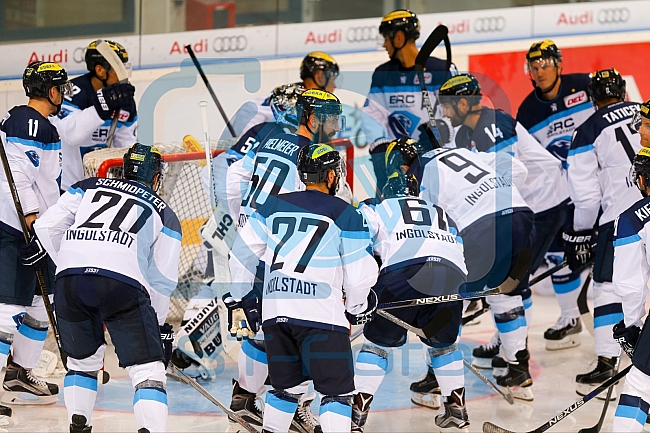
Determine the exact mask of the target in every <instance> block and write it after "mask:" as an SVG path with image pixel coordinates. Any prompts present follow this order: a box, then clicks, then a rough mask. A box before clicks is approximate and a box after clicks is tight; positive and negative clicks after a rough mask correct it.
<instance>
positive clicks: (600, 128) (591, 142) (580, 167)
mask: <svg viewBox="0 0 650 433" xmlns="http://www.w3.org/2000/svg"><path fill="white" fill-rule="evenodd" d="M638 110H639V104H638V103H634V102H617V103H614V104H610V105H608V106H606V107H603V108H601V109H599V110H598V111H596V112H595V113H594V114H592V115H591V117H590V118H589V119H587V121H586V122H584V123H583V124H582V125H580V127H578V129H577V130H576V132H575V134H574V137H573V141H572V142H571V150H569V157H568V162H569V170H568V178H569V188H570V191H571V197H572V199H573V201H574V202H576V203H577V204H576V205H577V206H578V205H579V204H578V203H579V201H580V200H582V199H584V200H600V207H601V208H602V211H603V214H602V216H601V217H600V224H601V225H602V224H604V223H607V222H610V221H613V220H614V218H616V216H618V214H620V213H621V212H623V211H624V210H625V209H627V208H629V207H630V206H631V205H632V204H633V203H635V202H636V201H637V200H639V199H640V198H641V194H640V193H639V190H638V189H637V187H636V185H634V184H633V183H631V182H630V180H629V172H630V167H631V165H632V160H633V159H634V155H636V153H637V152H638V151H639V150H640V149H641V142H640V137H639V134H638V133H637V132H636V131H632V129H631V127H630V121H631V118H632V116H633V115H634V113H635V112H637V111H638ZM591 174H593V175H594V176H592V175H591ZM596 176H597V178H596ZM596 182H598V183H597V184H596ZM588 183H592V185H593V184H596V185H598V186H596V187H594V186H592V185H587V184H588ZM596 195H597V196H596Z"/></svg>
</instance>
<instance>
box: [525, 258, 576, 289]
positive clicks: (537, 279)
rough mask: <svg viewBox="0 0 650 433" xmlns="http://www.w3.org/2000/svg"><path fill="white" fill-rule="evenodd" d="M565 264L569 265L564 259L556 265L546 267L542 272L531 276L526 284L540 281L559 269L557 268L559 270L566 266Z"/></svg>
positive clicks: (532, 284)
mask: <svg viewBox="0 0 650 433" xmlns="http://www.w3.org/2000/svg"><path fill="white" fill-rule="evenodd" d="M567 266H569V264H568V263H567V261H566V260H565V261H563V262H562V263H560V264H559V265H557V266H553V267H552V268H551V269H548V270H547V271H545V272H544V273H542V274H539V275H538V276H536V277H535V278H533V279H532V280H530V283H528V285H529V286H534V285H535V284H537V283H539V282H540V281H542V280H543V279H544V278H546V277H548V276H549V275H553V274H554V273H556V272H557V271H559V270H561V269H564V268H566V267H567Z"/></svg>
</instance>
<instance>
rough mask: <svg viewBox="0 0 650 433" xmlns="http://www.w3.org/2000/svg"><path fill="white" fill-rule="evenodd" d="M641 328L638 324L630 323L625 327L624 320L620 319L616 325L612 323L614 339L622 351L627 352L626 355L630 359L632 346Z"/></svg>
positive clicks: (632, 351)
mask: <svg viewBox="0 0 650 433" xmlns="http://www.w3.org/2000/svg"><path fill="white" fill-rule="evenodd" d="M640 332H641V328H639V327H638V326H635V325H632V326H628V327H625V321H623V320H621V321H620V322H618V323H617V324H616V325H614V340H616V342H617V343H618V344H620V346H621V349H623V352H625V353H627V356H629V357H630V359H632V355H634V347H635V346H636V342H637V340H638V339H639V333H640Z"/></svg>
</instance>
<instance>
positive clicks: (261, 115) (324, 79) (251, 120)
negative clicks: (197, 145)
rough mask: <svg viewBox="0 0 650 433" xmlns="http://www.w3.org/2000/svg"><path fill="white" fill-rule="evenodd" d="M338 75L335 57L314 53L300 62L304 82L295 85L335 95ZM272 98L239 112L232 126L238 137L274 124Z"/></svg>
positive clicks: (250, 103)
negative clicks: (253, 128)
mask: <svg viewBox="0 0 650 433" xmlns="http://www.w3.org/2000/svg"><path fill="white" fill-rule="evenodd" d="M338 75H339V65H338V63H336V60H334V57H332V56H330V55H329V54H327V53H324V52H322V51H312V52H311V53H308V54H307V55H306V56H305V57H304V58H303V59H302V62H300V79H301V80H302V81H301V82H298V83H295V85H296V86H302V87H304V88H305V89H308V90H309V89H317V90H325V91H328V92H330V93H333V92H334V89H336V77H338ZM272 96H273V94H271V95H268V96H264V97H262V98H256V99H253V100H252V101H248V102H246V103H245V104H244V105H242V106H241V107H240V108H239V109H238V110H237V112H236V113H235V115H234V116H233V117H232V121H231V124H232V125H233V128H234V129H235V132H236V133H237V135H238V136H241V135H243V134H244V133H246V131H248V130H249V129H250V128H252V127H253V126H255V125H259V124H260V123H264V122H273V120H274V115H273V112H272V108H271V97H272ZM224 133H225V132H224ZM222 138H225V137H222Z"/></svg>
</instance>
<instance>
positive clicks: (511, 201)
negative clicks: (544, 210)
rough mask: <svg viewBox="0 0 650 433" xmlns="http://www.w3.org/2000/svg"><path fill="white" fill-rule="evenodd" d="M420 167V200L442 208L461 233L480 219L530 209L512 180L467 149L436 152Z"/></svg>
mask: <svg viewBox="0 0 650 433" xmlns="http://www.w3.org/2000/svg"><path fill="white" fill-rule="evenodd" d="M421 163H422V165H423V167H422V175H421V183H420V184H421V197H422V198H423V199H424V200H426V201H427V202H429V203H432V204H435V205H438V206H440V207H441V208H443V209H444V210H445V211H446V212H447V213H448V214H449V216H450V217H451V219H452V220H453V221H454V222H455V223H456V225H457V226H458V230H459V231H460V232H461V233H462V231H463V230H464V229H465V228H467V227H468V226H469V225H471V224H472V223H474V222H475V221H477V220H479V219H480V218H483V217H486V216H491V215H500V214H505V213H510V212H513V211H514V210H516V209H519V208H526V209H527V208H528V206H527V204H526V202H525V201H524V199H523V198H522V197H521V195H520V194H519V191H518V190H517V188H516V187H515V186H514V184H513V181H512V178H508V177H507V176H504V175H502V174H498V173H496V172H495V170H494V169H493V168H492V167H490V166H489V165H488V164H487V163H486V162H485V161H483V160H482V159H481V158H480V157H478V156H477V155H475V154H474V153H472V152H471V151H469V150H467V149H434V150H431V151H429V152H427V153H425V154H423V155H422V156H421Z"/></svg>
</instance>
